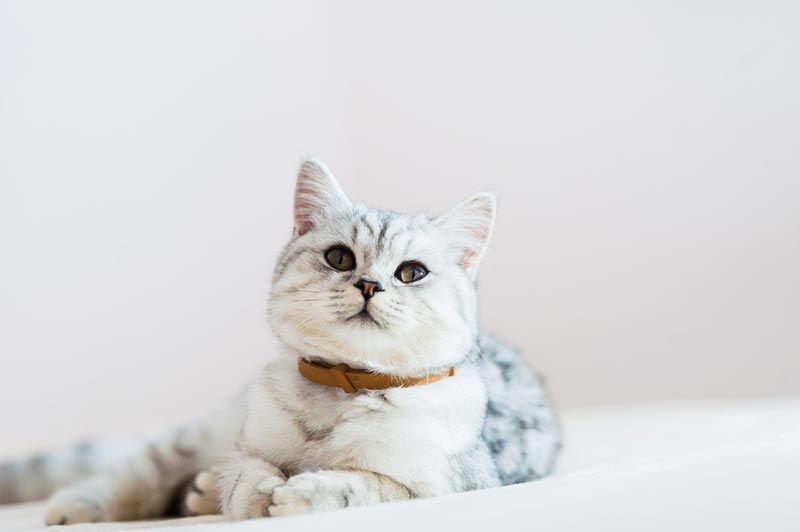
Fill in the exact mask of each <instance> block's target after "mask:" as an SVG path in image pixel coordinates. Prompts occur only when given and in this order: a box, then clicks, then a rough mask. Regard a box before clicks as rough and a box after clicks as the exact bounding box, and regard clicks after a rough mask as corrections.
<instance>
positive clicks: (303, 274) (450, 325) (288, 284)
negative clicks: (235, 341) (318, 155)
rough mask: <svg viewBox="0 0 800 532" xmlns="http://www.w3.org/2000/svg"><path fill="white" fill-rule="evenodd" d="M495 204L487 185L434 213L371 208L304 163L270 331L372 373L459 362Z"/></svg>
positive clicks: (312, 353) (301, 348)
mask: <svg viewBox="0 0 800 532" xmlns="http://www.w3.org/2000/svg"><path fill="white" fill-rule="evenodd" d="M495 209H496V202H495V199H494V197H493V196H492V195H491V194H488V193H482V194H476V195H474V196H472V197H470V198H469V199H467V200H466V201H464V202H462V203H460V204H459V205H457V206H456V207H454V208H453V209H451V210H450V211H449V212H447V213H445V214H443V215H441V216H437V217H430V216H426V215H405V214H398V213H395V212H389V211H380V210H375V209H370V208H368V207H365V206H363V205H359V204H354V203H352V202H351V201H350V200H349V199H348V198H347V196H346V195H345V194H344V192H343V191H342V189H341V187H340V186H339V184H338V183H337V182H336V179H335V178H334V177H333V175H332V174H331V173H330V171H329V170H328V169H327V168H326V167H325V166H324V165H323V164H322V163H320V162H318V161H316V160H307V161H304V162H303V164H302V165H301V167H300V172H299V175H298V177H297V188H296V192H295V204H294V235H293V238H292V240H291V241H290V242H289V244H288V245H287V246H286V248H284V250H283V252H282V253H281V255H280V257H279V259H278V263H277V266H276V268H275V273H274V277H273V283H272V291H271V296H270V305H269V316H270V323H271V325H272V328H273V330H274V331H275V333H276V334H277V336H278V337H279V338H280V339H281V341H282V342H283V343H284V344H285V345H286V346H287V347H288V348H289V350H290V351H291V352H292V354H294V355H301V356H305V357H307V358H311V359H317V360H321V361H324V362H328V363H330V364H339V363H345V364H348V365H349V366H351V367H353V368H361V369H369V370H373V371H377V372H385V373H392V374H398V375H403V374H424V373H426V372H428V371H432V370H438V369H440V368H444V367H447V366H449V365H451V364H454V363H456V362H458V361H460V360H461V359H463V358H464V356H465V355H466V354H467V353H468V351H469V349H470V347H471V346H472V344H473V342H474V338H475V335H476V318H477V307H476V292H475V277H476V275H477V270H478V264H479V262H480V259H481V257H482V256H483V253H484V251H485V249H486V245H487V243H488V241H489V237H490V236H491V232H492V226H493V224H494V216H495Z"/></svg>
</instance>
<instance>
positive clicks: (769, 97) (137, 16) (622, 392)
mask: <svg viewBox="0 0 800 532" xmlns="http://www.w3.org/2000/svg"><path fill="white" fill-rule="evenodd" d="M798 16H800V4H798V3H796V2H790V1H787V2H771V1H768V2H759V3H755V2H751V3H746V2H722V1H719V2H712V1H697V2H634V1H630V2H618V1H611V2H602V3H597V2H590V1H588V0H587V1H566V2H550V3H544V2H491V3H490V2H483V3H477V4H469V3H465V2H442V1H437V2H415V1H411V2H403V3H388V2H368V1H359V2H353V1H339V2H323V1H305V0H304V1H294V2H280V3H278V2H270V3H267V2H257V1H252V2H243V1H230V2H204V1H168V2H163V1H159V2H155V1H140V2H102V1H74V2H68V3H67V2H57V1H38V2H23V1H3V2H0V362H1V363H2V365H1V366H0V432H1V433H2V438H0V446H2V447H0V453H2V455H7V454H10V453H13V452H17V451H20V450H23V449H28V448H30V447H49V446H53V445H56V444H59V443H65V442H70V441H74V440H76V439H79V438H82V437H85V436H91V435H102V434H142V433H147V432H150V431H154V430H158V429H161V428H164V427H165V426H167V425H170V424H172V423H177V422H180V421H182V420H185V419H186V418H187V417H194V416H198V415H202V414H203V413H204V412H206V411H207V410H208V409H210V408H211V407H213V405H214V404H216V403H218V402H219V401H221V400H223V399H224V398H226V397H227V396H229V395H230V394H232V393H234V392H235V391H237V390H238V389H239V388H240V387H241V385H242V383H243V382H244V381H246V379H248V378H249V377H250V376H251V375H253V374H254V372H255V371H256V370H257V368H259V367H260V365H261V364H262V363H263V362H264V361H265V360H268V359H269V358H270V357H272V356H274V353H275V351H276V346H277V344H276V340H275V338H274V337H273V336H272V334H271V333H270V331H269V329H268V327H267V324H266V293H267V288H268V282H269V277H270V272H271V269H272V267H273V264H274V261H275V258H276V256H277V254H278V252H279V250H280V249H281V246H283V244H284V243H285V242H286V241H287V239H288V237H289V235H290V232H291V202H292V190H293V186H294V182H293V179H294V174H295V171H296V168H297V166H298V163H299V160H300V157H301V156H302V155H304V154H307V153H311V154H314V155H316V156H318V157H320V158H322V159H323V160H324V161H326V162H327V164H328V165H329V166H330V167H331V168H332V170H333V171H334V172H335V173H336V174H337V176H338V177H339V179H340V181H341V183H342V185H343V187H344V188H345V190H346V191H347V192H348V193H349V194H350V196H351V197H352V198H354V199H356V200H359V201H362V202H365V203H368V204H371V205H374V206H378V207H386V208H392V209H395V210H408V211H432V212H440V211H443V210H445V209H446V208H448V207H449V206H451V205H452V204H454V203H456V202H457V201H459V200H460V199H462V198H463V197H465V196H467V195H468V194H470V193H472V192H474V191H478V190H484V189H489V190H494V191H496V192H497V193H498V194H499V198H500V212H499V219H498V223H497V227H496V232H495V237H494V240H493V243H492V246H491V250H490V253H489V255H488V256H487V258H486V259H485V261H484V263H483V266H482V272H481V277H480V294H481V304H482V307H481V321H482V326H483V329H484V330H486V331H490V332H493V333H496V334H498V335H500V336H502V337H503V338H504V339H506V340H508V341H510V342H511V343H513V344H516V345H518V346H519V347H520V348H522V349H523V350H524V352H525V353H526V355H527V356H528V357H529V359H530V361H531V363H532V364H534V365H535V366H536V367H537V368H538V369H539V370H540V371H541V372H542V373H543V374H544V375H545V376H546V377H547V382H548V386H549V388H550V390H551V392H552V394H553V395H554V397H555V398H556V400H557V402H558V404H559V405H560V406H561V407H562V408H582V407H586V406H593V405H605V404H622V403H626V404H631V403H650V402H656V401H659V402H660V401H676V400H677V401H690V400H691V401H696V400H703V401H724V400H733V399H746V398H758V397H773V396H788V395H792V394H794V395H797V394H800V273H799V272H800V98H798V94H800V61H798V57H799V52H800V33H799V32H798V31H797V28H798Z"/></svg>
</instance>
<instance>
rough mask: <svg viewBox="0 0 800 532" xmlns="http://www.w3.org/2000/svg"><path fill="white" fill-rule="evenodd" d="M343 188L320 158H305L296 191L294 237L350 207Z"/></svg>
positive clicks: (298, 176) (298, 174) (298, 175)
mask: <svg viewBox="0 0 800 532" xmlns="http://www.w3.org/2000/svg"><path fill="white" fill-rule="evenodd" d="M350 205H351V204H350V200H349V199H347V196H346V195H345V193H344V191H343V190H342V187H340V186H339V183H337V182H336V178H335V177H333V174H332V173H331V171H330V170H328V168H327V167H326V166H325V165H324V164H322V162H320V161H318V160H317V159H313V158H309V159H305V160H303V162H302V164H301V165H300V171H299V172H298V173H297V186H296V188H295V192H294V236H296V237H297V236H301V235H304V234H306V233H307V232H309V231H310V230H311V229H313V228H314V227H316V226H318V225H319V224H320V223H323V222H324V221H325V220H327V219H329V218H330V217H331V216H332V215H334V214H336V213H337V212H341V211H342V210H346V209H348V208H349V207H350Z"/></svg>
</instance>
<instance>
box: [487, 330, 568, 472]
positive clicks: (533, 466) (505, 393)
mask: <svg viewBox="0 0 800 532" xmlns="http://www.w3.org/2000/svg"><path fill="white" fill-rule="evenodd" d="M478 346H479V349H480V356H479V358H478V361H477V363H478V367H479V370H480V372H481V376H482V378H483V380H484V382H485V384H486V389H487V393H488V401H487V406H486V421H485V424H484V427H483V432H482V437H483V439H484V441H485V442H486V445H487V446H488V448H489V450H490V452H491V454H492V458H493V460H494V462H495V465H496V467H497V471H498V475H499V477H500V480H501V482H502V483H503V484H515V483H518V482H525V481H528V480H534V479H536V478H539V477H542V476H544V475H547V474H548V473H550V471H551V470H552V468H553V464H554V463H555V458H556V455H557V454H558V449H559V448H560V446H561V435H560V429H559V426H558V422H557V420H556V417H555V413H554V411H553V408H552V406H551V404H550V401H549V399H548V397H547V395H546V393H545V390H544V387H543V386H542V384H541V382H540V380H539V378H538V377H537V376H536V374H535V373H534V372H533V371H532V370H531V369H530V367H529V366H528V365H527V363H526V361H525V359H524V358H523V357H522V355H521V354H520V353H519V352H518V351H517V350H515V349H513V348H511V347H509V346H507V345H505V344H503V343H502V342H500V341H498V340H497V339H495V338H494V337H492V336H489V335H481V336H480V337H479V339H478Z"/></svg>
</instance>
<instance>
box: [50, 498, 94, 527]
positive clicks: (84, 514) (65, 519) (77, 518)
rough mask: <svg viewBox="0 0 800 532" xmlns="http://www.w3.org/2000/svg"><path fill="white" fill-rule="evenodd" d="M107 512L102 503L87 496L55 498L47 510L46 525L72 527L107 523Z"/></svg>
mask: <svg viewBox="0 0 800 532" xmlns="http://www.w3.org/2000/svg"><path fill="white" fill-rule="evenodd" d="M106 520H107V518H106V511H105V508H104V507H103V504H102V503H101V502H100V501H96V500H94V499H92V498H91V497H89V496H87V495H74V496H70V495H68V494H65V495H63V496H57V497H54V498H53V499H52V500H51V501H50V502H49V503H48V504H47V508H46V509H45V517H44V521H45V523H46V524H47V525H48V526H49V525H72V524H75V523H96V522H98V521H106Z"/></svg>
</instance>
